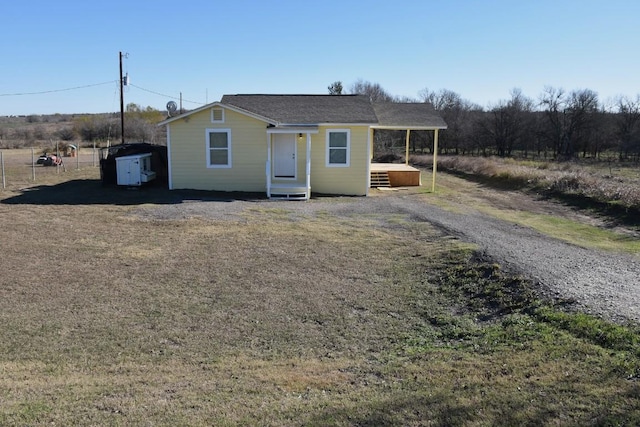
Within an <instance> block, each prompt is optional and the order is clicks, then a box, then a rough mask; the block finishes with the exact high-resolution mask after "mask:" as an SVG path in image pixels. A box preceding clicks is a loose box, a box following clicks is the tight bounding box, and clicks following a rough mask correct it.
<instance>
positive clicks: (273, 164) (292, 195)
mask: <svg viewBox="0 0 640 427" xmlns="http://www.w3.org/2000/svg"><path fill="white" fill-rule="evenodd" d="M316 133H318V127H317V126H295V127H293V126H284V127H270V128H268V129H267V163H266V167H265V172H266V181H267V197H268V198H269V199H280V200H309V198H310V197H311V135H312V134H316Z"/></svg>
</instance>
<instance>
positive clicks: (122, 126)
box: [120, 52, 127, 144]
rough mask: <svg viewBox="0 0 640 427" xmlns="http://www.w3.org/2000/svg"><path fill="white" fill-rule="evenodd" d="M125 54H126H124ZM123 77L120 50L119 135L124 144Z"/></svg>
mask: <svg viewBox="0 0 640 427" xmlns="http://www.w3.org/2000/svg"><path fill="white" fill-rule="evenodd" d="M125 55H127V54H125ZM123 86H124V79H123V77H122V52H120V135H121V136H122V143H123V144H124V89H123Z"/></svg>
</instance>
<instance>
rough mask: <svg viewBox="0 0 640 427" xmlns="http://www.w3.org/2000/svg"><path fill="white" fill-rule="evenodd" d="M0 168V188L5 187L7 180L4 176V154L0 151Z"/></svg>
mask: <svg viewBox="0 0 640 427" xmlns="http://www.w3.org/2000/svg"><path fill="white" fill-rule="evenodd" d="M0 169H2V188H7V181H6V180H5V178H4V154H3V153H2V151H0Z"/></svg>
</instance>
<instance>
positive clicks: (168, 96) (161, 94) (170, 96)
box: [129, 83, 204, 105]
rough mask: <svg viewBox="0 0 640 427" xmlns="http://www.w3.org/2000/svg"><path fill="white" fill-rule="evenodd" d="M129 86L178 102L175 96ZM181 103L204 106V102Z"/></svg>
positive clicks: (184, 100)
mask: <svg viewBox="0 0 640 427" xmlns="http://www.w3.org/2000/svg"><path fill="white" fill-rule="evenodd" d="M129 86H133V87H135V88H137V89H140V90H143V91H145V92H149V93H152V94H154V95H159V96H164V97H165V98H171V99H176V100H180V98H178V97H176V96H172V95H166V94H164V93H159V92H155V91H153V90H149V89H145V88H143V87H140V86H136V85H134V84H132V83H129ZM182 102H189V103H191V104H198V105H204V102H198V101H189V100H188V99H183V100H182Z"/></svg>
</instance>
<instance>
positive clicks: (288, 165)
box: [273, 133, 296, 178]
mask: <svg viewBox="0 0 640 427" xmlns="http://www.w3.org/2000/svg"><path fill="white" fill-rule="evenodd" d="M273 177H274V178H295V177H296V134H294V133H275V134H273Z"/></svg>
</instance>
